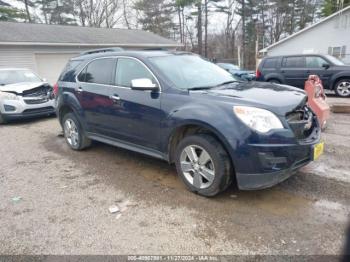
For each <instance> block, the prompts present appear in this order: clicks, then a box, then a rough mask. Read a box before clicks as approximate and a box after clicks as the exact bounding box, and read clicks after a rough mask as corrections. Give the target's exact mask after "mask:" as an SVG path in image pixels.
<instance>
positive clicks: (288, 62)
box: [282, 56, 305, 68]
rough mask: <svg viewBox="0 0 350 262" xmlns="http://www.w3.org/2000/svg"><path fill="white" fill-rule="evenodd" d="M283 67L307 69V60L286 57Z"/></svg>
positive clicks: (299, 57)
mask: <svg viewBox="0 0 350 262" xmlns="http://www.w3.org/2000/svg"><path fill="white" fill-rule="evenodd" d="M282 66H283V67H285V68H297V67H305V58H304V57H303V56H293V57H285V58H283V63H282Z"/></svg>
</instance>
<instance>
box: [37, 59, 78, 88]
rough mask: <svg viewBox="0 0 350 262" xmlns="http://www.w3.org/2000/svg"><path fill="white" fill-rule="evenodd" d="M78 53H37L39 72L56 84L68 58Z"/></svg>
mask: <svg viewBox="0 0 350 262" xmlns="http://www.w3.org/2000/svg"><path fill="white" fill-rule="evenodd" d="M77 55H78V54H71V53H70V54H62V53H61V54H35V61H36V66H37V71H38V74H39V75H40V76H41V77H42V78H46V79H47V81H48V82H49V83H50V84H55V83H56V82H57V79H58V77H59V75H60V74H61V72H62V70H63V69H64V67H65V66H66V64H67V62H68V60H69V59H70V58H72V57H74V56H77Z"/></svg>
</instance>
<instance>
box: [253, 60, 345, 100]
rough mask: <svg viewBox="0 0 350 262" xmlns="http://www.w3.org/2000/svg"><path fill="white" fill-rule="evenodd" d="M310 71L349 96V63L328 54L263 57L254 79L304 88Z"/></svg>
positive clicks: (337, 92)
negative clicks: (346, 63)
mask: <svg viewBox="0 0 350 262" xmlns="http://www.w3.org/2000/svg"><path fill="white" fill-rule="evenodd" d="M309 75H318V76H319V77H320V78H321V80H322V82H323V85H324V88H326V89H330V90H334V91H335V93H336V94H337V95H338V96H341V97H349V96H350V65H345V64H344V63H343V62H342V61H340V60H338V59H337V58H335V57H333V56H330V55H289V56H271V57H265V58H264V59H263V60H262V61H261V63H260V64H259V67H258V70H257V72H256V80H257V81H266V82H271V83H278V84H287V85H291V86H295V87H299V88H303V89H304V84H305V81H306V80H307V79H308V77H309Z"/></svg>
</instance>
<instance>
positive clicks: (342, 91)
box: [334, 78, 350, 97]
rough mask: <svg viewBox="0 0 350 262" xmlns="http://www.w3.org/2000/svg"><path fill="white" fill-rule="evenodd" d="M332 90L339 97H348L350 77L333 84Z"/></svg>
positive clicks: (349, 94) (349, 95) (349, 93)
mask: <svg viewBox="0 0 350 262" xmlns="http://www.w3.org/2000/svg"><path fill="white" fill-rule="evenodd" d="M334 91H335V93H336V94H337V96H339V97H350V78H344V79H341V80H339V81H338V82H337V83H336V84H335V86H334Z"/></svg>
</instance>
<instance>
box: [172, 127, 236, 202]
mask: <svg viewBox="0 0 350 262" xmlns="http://www.w3.org/2000/svg"><path fill="white" fill-rule="evenodd" d="M175 165H176V170H177V173H178V175H179V176H180V177H181V179H182V181H183V182H184V184H185V185H186V186H187V188H188V189H189V190H190V191H192V192H194V193H198V194H199V195H202V196H206V197H212V196H215V195H217V194H219V193H220V192H222V191H224V190H226V189H227V188H228V186H229V185H230V184H231V183H232V166H231V161H230V158H229V156H228V154H227V152H226V151H225V149H224V148H223V146H222V145H221V144H220V143H219V141H217V140H216V139H215V138H214V137H212V136H210V135H206V134H199V135H193V136H188V137H185V138H184V139H183V140H182V141H181V142H180V143H179V145H178V146H177V149H176V152H175Z"/></svg>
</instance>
